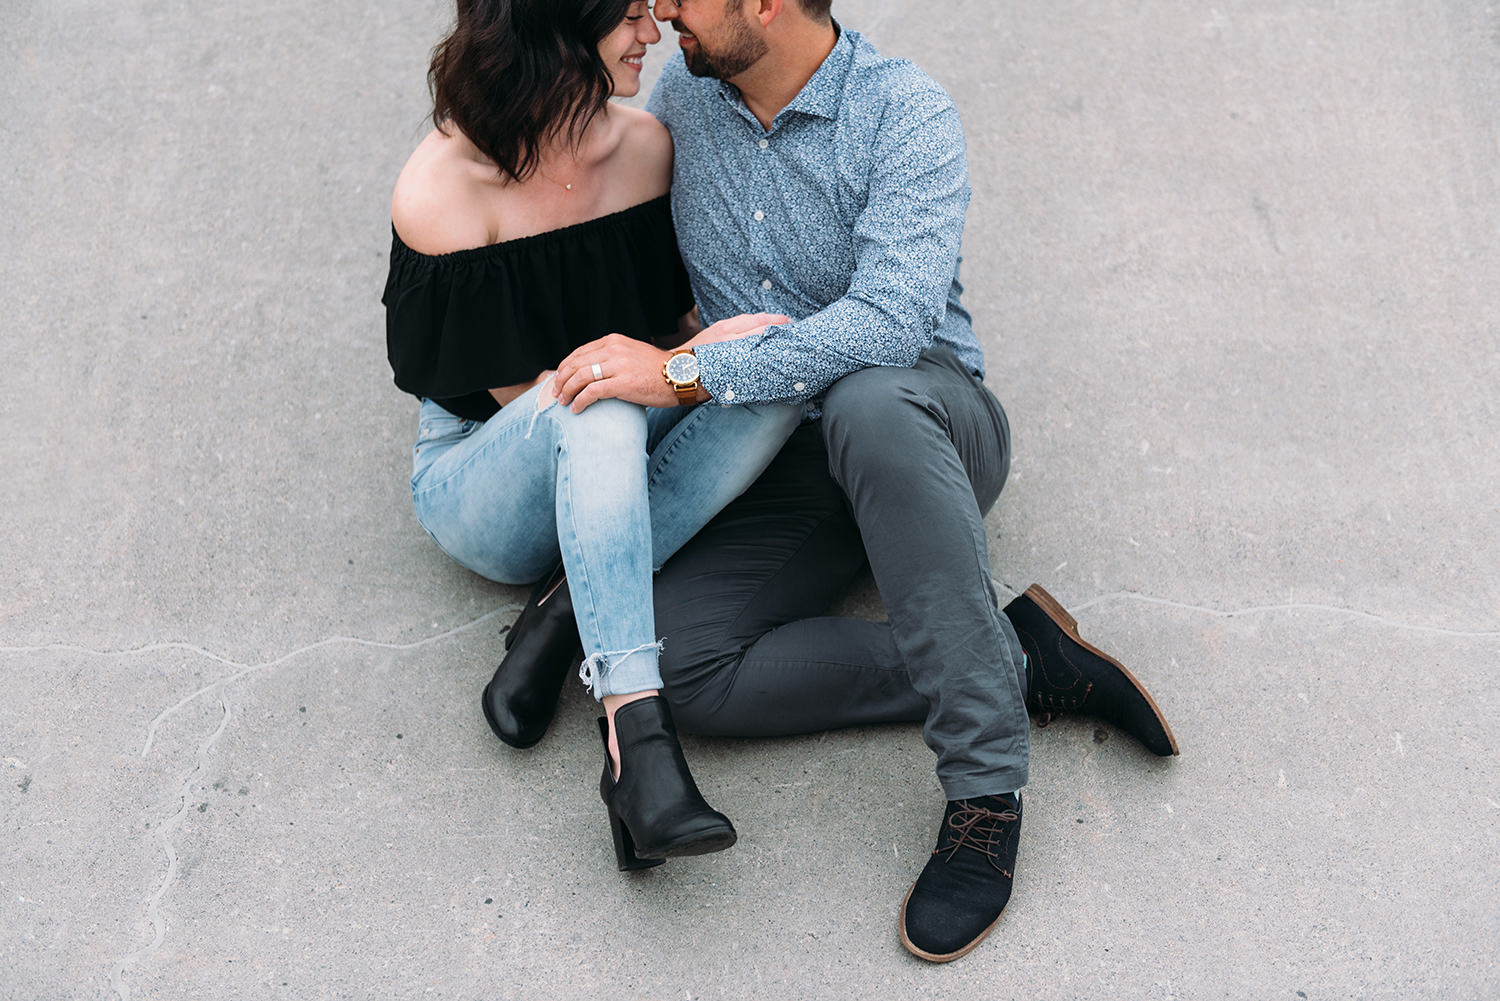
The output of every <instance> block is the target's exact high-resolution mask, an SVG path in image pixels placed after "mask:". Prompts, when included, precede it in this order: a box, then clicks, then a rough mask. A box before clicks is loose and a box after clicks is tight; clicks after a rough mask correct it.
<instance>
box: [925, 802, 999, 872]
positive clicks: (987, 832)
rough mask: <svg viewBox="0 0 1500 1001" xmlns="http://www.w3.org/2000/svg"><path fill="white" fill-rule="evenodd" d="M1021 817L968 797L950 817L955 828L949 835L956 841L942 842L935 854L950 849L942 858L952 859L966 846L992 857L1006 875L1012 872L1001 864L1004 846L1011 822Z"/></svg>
mask: <svg viewBox="0 0 1500 1001" xmlns="http://www.w3.org/2000/svg"><path fill="white" fill-rule="evenodd" d="M1019 819H1021V818H1020V815H1019V814H1017V813H1015V812H1013V811H1011V810H1004V811H997V810H990V809H987V808H986V807H982V806H975V805H974V804H973V803H970V802H969V801H968V800H960V801H959V807H958V809H956V810H954V811H953V814H952V815H951V816H950V817H949V818H948V826H949V827H950V828H952V829H953V833H952V834H951V835H950V836H951V837H952V838H953V840H952V841H951V842H950V843H948V844H946V845H939V846H938V847H936V848H934V849H933V850H932V854H934V855H940V854H942V853H943V852H947V853H948V855H947V857H946V858H945V859H944V860H943V861H945V862H951V861H952V860H953V856H955V855H957V854H958V850H959V849H960V848H963V847H965V846H967V847H969V848H972V849H973V850H974V851H976V852H979V853H980V854H981V855H985V856H987V857H988V858H989V860H990V865H992V866H994V867H995V868H996V869H999V870H1000V871H1001V872H1003V873H1005V875H1007V876H1009V875H1010V872H1009V871H1008V870H1006V869H1004V868H1002V867H1001V865H1000V858H1001V854H1000V853H1001V852H1002V851H1003V850H1004V849H1005V836H1006V834H1007V833H1008V830H1009V827H1008V825H1010V824H1013V823H1015V822H1016V821H1017V820H1019Z"/></svg>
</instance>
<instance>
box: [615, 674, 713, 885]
mask: <svg viewBox="0 0 1500 1001" xmlns="http://www.w3.org/2000/svg"><path fill="white" fill-rule="evenodd" d="M615 735H616V738H617V740H618V742H619V745H620V781H619V782H616V781H615V780H614V776H613V775H612V774H611V769H610V765H609V721H608V720H607V719H605V718H603V717H600V719H599V736H600V737H602V738H603V739H604V775H603V776H602V777H601V778H600V779H599V796H600V798H602V799H603V800H604V806H605V807H606V808H607V809H608V810H609V827H610V833H611V834H613V835H614V840H615V859H616V861H617V862H619V865H620V869H621V871H624V870H626V869H645V868H648V867H650V866H653V865H661V863H662V861H663V860H665V859H668V858H674V857H678V856H683V855H706V854H708V853H709V852H717V851H722V850H724V849H725V848H728V847H729V846H730V845H732V844H734V842H735V838H736V835H735V833H734V825H733V824H731V823H730V822H729V818H728V817H725V816H724V815H723V814H722V813H719V812H718V811H717V810H714V809H713V808H712V807H710V806H709V805H708V803H706V802H705V801H704V799H703V795H702V794H701V793H699V792H698V786H697V785H696V784H695V783H694V782H693V776H692V773H690V772H689V771H688V766H687V759H686V758H684V757H683V756H682V745H681V744H679V743H678V742H677V728H676V727H675V726H673V725H672V714H671V713H670V712H669V711H668V710H667V700H666V699H664V698H662V697H661V696H660V695H652V696H649V697H647V698H644V699H637V700H636V701H634V702H628V703H626V704H625V705H623V706H621V707H620V708H619V709H617V710H616V711H615Z"/></svg>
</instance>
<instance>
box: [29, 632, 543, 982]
mask: <svg viewBox="0 0 1500 1001" xmlns="http://www.w3.org/2000/svg"><path fill="white" fill-rule="evenodd" d="M520 607H521V606H519V605H514V604H511V605H502V606H501V607H499V608H495V609H492V610H491V611H488V612H486V613H485V614H483V615H481V616H479V617H478V618H476V619H473V620H471V621H469V622H465V623H463V624H461V625H458V626H455V627H453V628H452V629H448V630H446V631H444V632H441V633H438V634H436V635H434V636H427V637H424V638H422V639H420V640H413V641H412V642H410V643H385V642H382V641H379V640H367V639H361V638H359V637H356V636H330V637H327V638H325V639H321V640H318V641H317V642H315V643H309V644H307V645H306V646H301V647H298V648H297V649H295V650H292V651H290V652H289V653H286V654H283V655H282V656H280V657H277V658H275V659H274V660H268V661H264V662H262V663H258V664H246V663H243V662H240V661H236V660H233V659H232V658H229V657H225V656H223V655H221V654H217V653H214V652H213V651H211V650H207V649H204V648H203V647H200V646H197V645H195V644H192V643H182V642H166V643H152V644H148V645H146V646H143V647H136V648H133V649H129V650H94V649H90V648H88V647H80V646H75V645H72V644H66V643H52V644H46V645H43V646H30V647H0V653H38V652H45V651H68V652H75V653H84V654H88V655H91V656H96V657H134V656H140V655H142V654H147V653H153V652H156V651H160V650H185V651H188V652H190V653H194V654H197V655H199V656H202V657H206V658H207V659H209V660H212V661H214V662H216V663H219V664H223V665H225V666H227V667H233V668H236V669H237V670H236V671H235V672H234V673H233V674H230V675H227V676H225V677H223V678H219V679H216V680H215V681H213V682H212V683H210V684H208V685H205V686H203V687H202V688H200V689H198V690H197V691H195V692H192V693H190V694H188V695H186V696H184V697H183V698H181V699H179V700H178V701H177V702H176V703H174V704H173V705H171V706H168V707H167V708H166V709H163V710H162V711H161V712H160V713H158V714H157V716H156V718H155V719H153V720H152V721H151V725H150V726H149V727H148V728H147V731H146V741H145V744H144V746H142V748H141V757H145V756H146V755H147V754H149V753H150V751H151V745H152V743H153V742H154V741H155V739H156V734H157V731H158V730H159V729H160V728H161V726H162V724H163V723H165V722H166V721H167V720H168V719H170V718H171V717H172V716H173V715H175V714H176V713H178V712H180V711H181V710H182V709H183V708H185V707H186V706H189V705H191V704H192V703H193V702H195V701H197V700H198V699H200V698H203V697H204V696H205V695H216V696H217V697H218V700H219V704H220V705H221V706H222V707H223V710H224V712H223V715H222V717H220V719H219V725H218V726H217V727H216V728H215V729H214V731H213V732H212V733H210V734H209V735H208V736H207V737H205V738H204V739H203V742H202V743H200V744H199V745H198V751H197V754H196V756H195V759H194V764H193V768H192V769H191V770H190V771H189V772H188V773H187V774H186V775H185V776H184V777H183V778H182V781H181V783H180V784H179V785H178V792H177V796H176V798H177V800H178V801H179V802H180V805H179V807H178V809H177V812H176V813H174V814H172V816H170V817H168V818H167V819H166V820H164V821H163V822H162V823H161V824H160V825H158V827H157V829H156V838H157V841H158V842H159V843H160V845H161V848H162V853H163V854H164V855H165V856H166V858H167V871H166V875H165V876H163V878H162V882H161V885H160V886H159V887H157V889H156V892H154V893H153V894H151V896H149V897H147V898H146V901H145V909H146V917H147V919H148V920H149V921H150V922H151V928H152V937H151V941H150V942H148V943H146V944H145V945H144V946H142V947H141V948H139V949H137V950H135V951H134V952H132V953H130V954H128V955H126V956H123V957H122V958H120V959H119V960H118V961H117V962H116V964H115V967H114V969H113V970H111V971H110V977H109V983H110V987H111V988H112V989H113V990H114V992H115V994H116V995H118V997H119V999H120V1001H130V985H129V984H127V983H125V980H124V976H125V971H126V969H128V968H129V967H131V966H133V965H135V964H137V963H140V962H141V961H142V960H144V959H146V958H148V957H149V956H151V955H152V954H153V953H154V952H156V950H157V949H159V948H160V947H161V944H162V942H164V941H165V940H166V935H167V926H166V919H165V918H163V917H162V913H161V903H162V901H163V900H164V899H165V898H166V895H167V892H168V891H169V890H170V889H171V888H172V884H173V883H174V882H175V881H176V879H177V849H176V846H175V845H174V844H173V842H172V837H171V835H172V832H173V831H175V830H176V828H177V827H178V826H179V825H180V824H181V823H182V821H183V819H184V818H185V817H186V816H187V813H188V810H189V809H190V801H191V799H192V786H193V782H194V781H195V780H196V779H197V778H198V777H199V776H200V775H202V774H203V773H204V772H206V771H207V769H208V765H209V755H210V754H211V753H212V751H213V749H214V747H215V745H217V744H218V742H219V740H220V738H222V737H223V736H224V733H225V732H226V731H227V730H228V728H229V721H230V717H231V715H232V713H231V711H230V708H229V699H228V697H227V696H226V695H225V688H226V686H228V685H230V684H233V683H234V682H236V681H239V680H241V679H243V678H246V677H248V676H250V675H252V674H260V673H264V672H266V671H269V670H272V669H274V668H276V667H279V666H281V665H282V664H286V663H288V662H289V661H291V660H293V659H295V658H297V657H300V656H302V655H303V654H307V653H311V652H313V651H315V650H320V649H323V648H324V647H329V646H334V645H338V644H352V645H355V646H363V647H370V648H373V649H377V650H394V651H408V650H416V649H419V648H421V647H424V646H428V645H430V644H433V643H439V642H441V641H443V640H445V639H448V638H450V637H453V636H456V635H458V634H459V633H463V632H466V631H468V630H470V629H473V628H475V627H477V626H479V625H481V624H483V623H485V622H487V621H489V620H490V619H493V618H495V617H496V616H498V615H501V614H503V613H505V612H517V611H519V610H520Z"/></svg>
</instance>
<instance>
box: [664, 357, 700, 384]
mask: <svg viewBox="0 0 1500 1001" xmlns="http://www.w3.org/2000/svg"><path fill="white" fill-rule="evenodd" d="M667 378H668V379H671V380H672V381H673V382H676V383H689V382H697V381H698V359H697V358H696V357H694V356H693V355H692V353H690V352H687V351H683V352H680V353H678V354H675V355H673V356H672V357H670V358H668V359H667Z"/></svg>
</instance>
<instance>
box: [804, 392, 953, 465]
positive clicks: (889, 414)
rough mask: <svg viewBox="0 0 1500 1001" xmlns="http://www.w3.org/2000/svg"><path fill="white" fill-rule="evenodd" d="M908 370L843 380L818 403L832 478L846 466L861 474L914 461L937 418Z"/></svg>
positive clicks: (938, 425)
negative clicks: (856, 467)
mask: <svg viewBox="0 0 1500 1001" xmlns="http://www.w3.org/2000/svg"><path fill="white" fill-rule="evenodd" d="M916 381H917V380H916V379H914V378H913V373H912V370H911V369H908V368H893V367H887V366H883V367H878V368H866V369H861V370H860V371H858V372H853V373H850V374H849V375H846V376H844V377H843V378H842V379H840V380H839V381H838V382H836V383H834V384H833V386H832V387H831V388H830V389H829V390H828V393H827V395H826V396H825V398H824V403H823V420H822V425H823V443H824V445H825V446H826V447H827V449H828V459H829V467H830V469H831V470H832V471H833V473H834V476H835V477H836V478H839V477H840V470H841V469H842V468H844V467H846V466H847V465H849V464H851V463H852V464H858V465H860V466H862V467H864V468H866V469H871V470H873V469H880V468H887V467H896V468H899V467H902V466H904V465H906V464H909V463H912V462H919V461H920V454H921V451H922V449H921V442H922V441H923V440H925V439H927V438H929V437H930V436H931V435H932V434H933V432H934V431H935V430H940V429H941V427H942V422H943V418H942V415H941V413H940V412H938V410H937V409H936V408H935V407H934V406H933V404H932V401H931V400H930V399H929V398H928V397H927V395H926V394H925V393H923V392H922V391H921V390H920V389H919V388H918V387H917V386H916V384H915V383H916Z"/></svg>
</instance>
